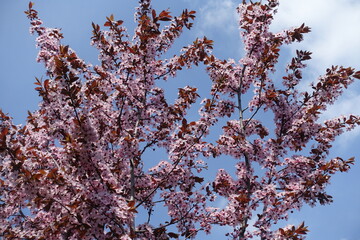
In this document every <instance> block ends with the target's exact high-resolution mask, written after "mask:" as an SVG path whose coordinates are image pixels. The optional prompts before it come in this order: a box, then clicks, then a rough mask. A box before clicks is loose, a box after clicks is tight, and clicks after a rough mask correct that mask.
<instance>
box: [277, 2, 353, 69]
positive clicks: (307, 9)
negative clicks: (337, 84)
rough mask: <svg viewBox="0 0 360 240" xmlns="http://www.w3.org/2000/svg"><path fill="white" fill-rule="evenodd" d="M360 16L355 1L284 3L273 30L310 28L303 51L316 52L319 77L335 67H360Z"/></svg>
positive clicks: (315, 62) (314, 57) (302, 46)
mask: <svg viewBox="0 0 360 240" xmlns="http://www.w3.org/2000/svg"><path fill="white" fill-rule="evenodd" d="M359 13H360V2H356V1H353V0H317V1H313V0H291V1H286V0H283V1H280V7H279V11H278V14H277V15H276V16H275V20H274V25H273V29H274V30H276V31H280V30H282V29H284V28H288V27H293V26H299V25H300V24H302V23H305V24H306V25H308V26H310V27H311V29H312V33H310V34H307V36H305V41H304V42H303V44H301V48H304V49H306V50H310V51H312V52H313V53H314V54H313V59H314V61H312V62H313V63H314V64H316V65H314V66H312V69H313V70H314V71H316V72H318V73H319V74H320V73H322V72H323V71H324V70H325V69H326V68H327V67H329V66H331V65H333V64H334V65H344V66H353V67H357V68H360V41H359V39H360V28H359V26H358V24H359V23H360V14H359ZM298 47H299V45H293V46H292V49H294V48H298Z"/></svg>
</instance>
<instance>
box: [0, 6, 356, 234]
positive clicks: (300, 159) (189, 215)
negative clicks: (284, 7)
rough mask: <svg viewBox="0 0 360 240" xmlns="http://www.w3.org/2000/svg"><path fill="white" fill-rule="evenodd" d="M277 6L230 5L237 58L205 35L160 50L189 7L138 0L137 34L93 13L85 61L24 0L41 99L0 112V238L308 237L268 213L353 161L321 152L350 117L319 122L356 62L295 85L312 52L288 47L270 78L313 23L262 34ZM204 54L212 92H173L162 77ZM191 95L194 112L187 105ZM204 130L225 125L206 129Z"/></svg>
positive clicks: (311, 195)
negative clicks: (21, 116)
mask: <svg viewBox="0 0 360 240" xmlns="http://www.w3.org/2000/svg"><path fill="white" fill-rule="evenodd" d="M278 4H279V3H278V1H276V0H269V1H267V2H266V3H262V2H255V3H252V2H250V3H246V1H244V2H243V3H242V4H240V6H239V7H238V9H237V10H238V13H239V16H240V22H239V26H240V29H241V30H240V32H241V36H242V38H243V41H244V46H245V49H244V51H245V53H244V57H243V58H242V59H240V60H234V59H228V60H222V59H219V58H218V57H216V56H214V55H213V54H212V53H211V49H212V47H213V46H212V43H213V42H212V41H211V40H209V39H207V38H206V37H203V38H198V39H196V40H195V41H194V42H193V43H191V44H189V45H188V46H185V47H183V49H182V51H181V52H180V53H179V54H178V55H174V56H173V57H171V58H168V59H166V58H165V57H164V53H166V52H167V50H168V49H169V48H171V46H172V45H173V43H174V41H175V40H176V39H177V38H178V37H180V35H181V33H182V31H183V30H185V29H190V28H191V27H192V24H193V20H194V19H195V15H194V14H195V11H188V10H184V11H183V12H182V14H181V15H180V16H176V17H174V16H171V15H170V12H169V11H168V10H164V11H160V12H157V11H155V9H153V8H152V6H151V1H150V0H140V1H139V6H138V8H137V9H136V11H135V20H136V22H137V27H136V29H135V31H134V35H133V36H130V35H129V34H128V32H127V29H126V28H125V27H124V26H123V21H122V20H115V18H114V16H113V15H111V16H109V17H107V18H106V22H105V24H104V27H106V30H103V29H102V28H101V27H100V26H99V25H97V24H95V23H93V24H92V27H93V36H92V38H91V44H92V45H93V46H94V47H95V48H97V49H98V50H99V61H100V63H99V65H94V66H93V65H91V64H88V63H86V62H85V61H84V60H82V59H80V58H79V56H78V55H77V54H76V52H75V51H74V50H73V49H71V48H70V47H69V46H64V45H62V44H61V41H60V40H61V39H62V38H63V35H62V34H61V32H60V30H59V29H52V28H46V27H44V26H43V25H42V24H43V23H42V21H41V20H40V19H39V17H38V12H37V11H36V10H34V9H33V4H32V3H30V4H29V9H28V10H27V11H26V14H27V16H28V18H29V19H30V24H31V27H30V32H31V33H33V34H36V35H37V38H36V45H37V47H38V48H39V54H38V57H37V61H38V62H40V63H42V64H44V66H45V69H46V77H45V79H36V82H35V84H36V85H37V86H36V88H35V89H36V90H37V91H38V93H39V95H40V97H41V98H42V101H41V102H40V104H39V109H38V110H37V111H35V112H29V116H28V118H27V121H26V124H25V125H24V126H15V125H14V124H13V123H12V120H11V117H9V116H8V115H7V114H5V113H3V112H2V111H0V161H1V164H0V170H1V177H0V238H2V239H99V240H100V239H123V240H125V239H154V240H155V239H156V240H158V239H195V238H196V237H197V236H199V234H204V233H206V234H211V232H212V228H213V226H215V225H220V226H228V227H229V228H227V229H230V230H229V232H228V233H227V236H228V237H230V238H231V239H259V238H260V239H304V238H305V235H306V233H307V231H308V228H307V227H306V226H305V225H304V224H301V225H300V226H292V225H287V226H284V227H281V228H279V227H275V226H274V225H275V224H278V222H279V221H280V220H287V218H288V214H289V212H290V211H292V210H293V209H301V207H302V206H303V205H304V204H310V205H316V204H317V203H320V204H327V203H330V202H331V201H332V197H331V196H330V195H328V194H327V193H326V186H327V184H328V183H329V180H330V178H331V175H332V174H334V173H336V172H339V171H340V172H344V171H347V170H348V169H349V167H350V165H351V164H352V163H353V161H354V159H353V158H351V159H348V160H347V159H342V158H340V157H337V158H333V159H329V157H328V154H329V150H330V148H331V147H332V142H333V141H334V140H335V139H336V137H337V136H339V135H341V134H342V133H343V132H344V131H347V130H351V129H353V128H354V127H355V126H357V125H358V124H359V123H360V119H359V117H358V116H354V115H350V116H339V117H338V118H335V119H329V120H327V121H325V122H323V123H320V122H319V121H318V120H319V116H320V114H321V112H323V111H325V110H326V108H327V106H328V105H329V104H332V103H334V101H336V99H337V97H339V96H340V95H341V94H342V93H343V91H344V89H345V88H347V87H348V86H349V85H350V84H351V83H352V82H353V80H354V79H355V78H358V79H359V78H360V72H356V71H355V70H354V69H353V68H350V67H337V66H333V67H330V68H329V69H328V70H327V72H326V73H325V74H324V75H323V76H321V77H320V78H319V79H317V80H316V81H314V83H313V85H312V89H311V90H310V91H308V92H301V91H300V90H299V89H298V88H297V85H298V84H299V82H300V81H301V79H302V72H303V70H304V68H305V67H306V64H305V61H306V60H309V59H310V58H311V53H310V52H307V51H297V53H296V56H295V57H294V58H293V59H292V60H291V61H290V63H289V64H288V65H287V67H286V75H285V76H283V77H282V78H281V77H280V79H279V77H278V74H276V73H275V72H276V69H275V64H277V63H278V58H279V53H280V47H281V46H282V45H283V44H291V43H292V42H295V41H301V40H302V39H303V34H305V33H308V32H309V31H310V28H309V27H307V26H305V25H301V26H300V27H297V28H292V29H289V30H285V31H282V32H280V33H272V32H271V31H270V30H269V26H270V24H271V21H272V19H273V16H274V14H275V13H276V7H277V6H278ZM166 23H167V25H166ZM164 25H165V26H164ZM200 64H203V65H205V67H206V71H207V73H208V76H209V82H210V84H211V89H210V92H209V94H208V95H207V96H200V94H199V92H198V89H197V88H195V87H192V86H184V87H183V88H179V90H178V95H177V98H176V99H175V101H169V100H168V99H167V98H166V97H165V93H166V91H167V89H166V88H162V87H160V85H159V82H160V81H164V80H167V81H172V80H173V79H174V78H175V77H176V74H177V72H178V71H181V70H183V69H186V68H191V67H196V66H198V65H200ZM194 85H196V82H195V81H194ZM198 87H201V86H198ZM199 102H201V107H200V109H199V111H198V115H196V116H194V115H190V114H189V112H190V110H192V109H193V108H194V107H196V103H199ZM264 116H265V117H264ZM194 119H195V120H194ZM214 128H219V129H221V131H222V133H221V134H220V135H219V136H216V137H215V138H214V137H213V135H211V133H212V130H213V129H214ZM152 151H159V152H161V151H162V152H164V153H166V156H167V157H165V158H163V157H160V156H159V157H153V155H149V154H148V153H149V152H152ZM149 156H152V157H149ZM211 158H215V159H219V162H220V161H230V160H231V161H232V162H233V163H234V165H233V168H232V169H225V168H223V167H222V166H221V164H219V167H218V172H217V174H216V176H215V178H214V179H210V178H209V176H207V171H208V167H209V164H210V161H207V160H209V159H211ZM229 159H230V160H229ZM214 162H215V161H211V163H212V164H213V163H214ZM219 199H222V200H223V201H222V202H223V203H224V205H223V206H221V207H219V206H218V205H217V204H216V201H217V200H219ZM159 216H161V217H159ZM290 224H291V223H290ZM202 232H203V233H202Z"/></svg>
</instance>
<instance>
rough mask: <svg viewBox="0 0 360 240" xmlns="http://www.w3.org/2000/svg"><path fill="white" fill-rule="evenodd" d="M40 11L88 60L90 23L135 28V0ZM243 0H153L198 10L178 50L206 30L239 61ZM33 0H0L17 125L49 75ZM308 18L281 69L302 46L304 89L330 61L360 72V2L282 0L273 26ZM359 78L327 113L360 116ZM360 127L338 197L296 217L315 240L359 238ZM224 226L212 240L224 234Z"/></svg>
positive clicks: (346, 139)
mask: <svg viewBox="0 0 360 240" xmlns="http://www.w3.org/2000/svg"><path fill="white" fill-rule="evenodd" d="M34 2H35V7H34V8H35V9H37V10H38V11H39V16H40V17H41V18H42V19H43V21H44V25H45V26H48V27H59V28H62V31H63V33H64V36H65V39H64V41H63V43H65V44H69V45H70V46H71V47H72V48H73V49H74V50H75V51H77V53H78V55H79V56H80V57H82V58H83V59H85V61H86V62H92V63H93V64H96V63H97V62H96V61H97V60H96V59H97V51H96V50H95V49H94V48H92V47H91V46H90V44H89V43H90V36H91V22H95V23H98V24H99V25H102V24H103V23H104V21H105V16H109V15H110V14H114V16H115V18H116V19H123V20H124V25H125V26H126V27H127V28H128V30H129V33H130V34H131V33H132V29H133V27H134V26H135V23H134V20H133V19H134V18H133V12H134V7H135V6H136V1H134V0H122V1H118V0H103V1H97V0H87V1H80V0H76V1H74V0H63V1H56V0H47V1H44V0H38V1H34ZM240 2H241V1H239V0H238V1H235V0H207V1H205V0H166V1H165V0H154V1H153V5H154V7H155V8H156V9H158V10H163V9H167V8H170V11H171V12H172V13H173V14H174V15H177V14H179V13H180V12H181V11H182V9H184V8H187V9H193V10H196V11H197V19H196V20H195V25H194V28H193V29H192V30H191V31H186V32H185V33H184V35H183V37H182V38H181V39H180V40H179V41H178V42H177V44H176V46H175V49H174V50H173V52H172V51H170V54H171V53H174V54H175V53H177V52H178V51H179V49H180V48H181V47H182V46H186V45H188V44H189V43H191V42H192V41H193V40H195V38H196V37H202V36H203V35H205V36H207V37H208V38H209V39H212V40H214V41H215V46H214V52H215V54H216V55H217V56H218V57H220V58H221V57H222V58H229V57H230V58H234V59H236V60H237V59H239V58H240V57H241V56H242V45H241V42H240V37H239V31H238V25H237V21H238V20H237V19H238V16H237V14H236V11H235V8H236V6H237V5H238V3H240ZM27 4H28V1H27V0H17V1H13V0H1V2H0V52H1V55H0V56H1V58H0V72H1V76H0V108H2V109H3V111H4V112H5V113H9V114H10V115H11V116H13V117H14V121H15V123H18V124H20V123H24V122H25V119H26V116H27V113H26V112H27V110H31V111H33V110H35V109H36V108H37V103H38V101H39V97H38V96H37V93H36V92H35V91H34V90H33V88H34V85H33V82H34V77H35V76H36V77H41V76H44V77H45V74H44V69H43V68H42V66H41V65H40V64H37V63H36V62H35V58H36V55H37V49H35V41H34V40H35V39H34V37H33V36H30V34H29V31H28V27H29V23H28V20H27V18H26V16H25V14H24V13H23V11H24V10H26V8H27ZM303 22H305V23H306V24H307V25H308V26H310V27H311V29H312V32H311V33H310V34H307V35H306V36H305V40H304V42H302V43H300V44H293V45H291V46H289V47H286V48H284V49H283V50H282V52H281V55H282V57H281V59H280V60H281V62H280V64H279V69H280V72H281V71H282V70H283V69H284V66H285V64H286V62H287V61H288V60H289V59H290V58H291V56H292V53H294V52H295V50H296V49H302V50H308V51H311V52H313V55H312V57H313V59H312V60H311V61H309V62H308V66H309V67H308V69H307V72H306V75H305V76H306V78H305V81H304V82H303V83H302V85H301V87H302V88H307V87H308V85H309V83H310V82H311V81H313V80H316V78H317V77H318V76H319V75H320V74H322V73H324V72H325V69H326V68H327V67H330V66H331V65H333V64H334V65H343V66H352V67H355V68H356V69H357V70H360V28H359V26H358V24H359V23H360V1H358V0H290V1H289V0H282V1H280V8H279V11H278V14H277V15H276V16H275V21H274V24H273V27H272V30H273V31H275V32H276V31H280V30H282V29H283V28H287V27H292V26H299V25H301V24H302V23H303ZM180 78H183V79H184V80H185V81H182V80H183V79H180V80H179V81H176V84H178V85H176V86H168V88H169V91H170V95H171V94H172V93H175V91H173V90H172V89H176V88H177V87H180V86H184V85H186V84H189V85H193V86H196V87H198V88H201V85H200V86H199V83H200V82H199V81H198V78H202V79H204V80H203V81H207V80H206V75H205V74H204V72H203V68H198V69H193V70H191V71H188V72H187V73H185V74H183V75H181V76H180ZM359 103H360V83H359V82H357V83H355V84H354V85H352V87H351V88H350V89H349V90H348V91H346V92H345V94H344V96H342V97H341V98H340V99H339V101H337V103H336V104H335V105H333V106H331V107H330V108H329V109H328V111H327V112H326V113H325V114H324V116H323V119H328V118H331V117H335V116H338V115H340V114H349V113H354V114H359V115H360V105H359ZM359 140H360V129H359V128H358V129H356V130H355V131H353V132H351V133H347V134H344V135H343V136H341V137H340V138H339V139H338V140H337V142H336V144H335V146H334V148H333V149H332V156H335V155H336V156H341V157H343V158H344V159H346V158H349V157H352V156H355V157H356V159H357V163H356V165H355V166H354V167H353V168H352V169H351V170H350V172H349V173H346V174H340V175H337V176H335V177H333V181H332V182H333V183H332V185H330V186H329V193H330V194H331V195H333V197H334V203H333V204H332V205H329V206H325V207H316V208H304V209H303V211H301V212H300V213H295V214H294V215H293V216H292V217H290V221H289V222H291V223H294V224H298V223H300V222H302V221H303V220H305V223H306V224H307V225H309V226H310V233H309V235H308V239H310V240H312V239H318V240H321V239H327V240H360V204H359V203H360V200H359V199H360V186H359V184H360V164H359V163H358V162H359V161H360V150H359V149H360V148H359ZM222 236H223V234H222V233H221V229H219V232H218V233H214V235H212V236H211V237H207V238H206V239H219V237H220V238H221V237H222Z"/></svg>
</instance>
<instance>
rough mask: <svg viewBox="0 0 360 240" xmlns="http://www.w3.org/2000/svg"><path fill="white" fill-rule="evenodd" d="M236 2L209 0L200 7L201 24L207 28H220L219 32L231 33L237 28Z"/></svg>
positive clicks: (230, 0)
mask: <svg viewBox="0 0 360 240" xmlns="http://www.w3.org/2000/svg"><path fill="white" fill-rule="evenodd" d="M236 7H237V4H236V3H235V2H233V1H232V0H223V1H219V0H209V1H206V4H204V5H203V6H202V7H201V8H200V16H201V20H200V22H201V26H199V28H200V29H203V30H204V31H205V30H207V29H210V28H211V29H213V30H216V29H221V33H228V34H230V33H231V34H232V33H233V32H234V31H237V29H238V14H237V12H236Z"/></svg>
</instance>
